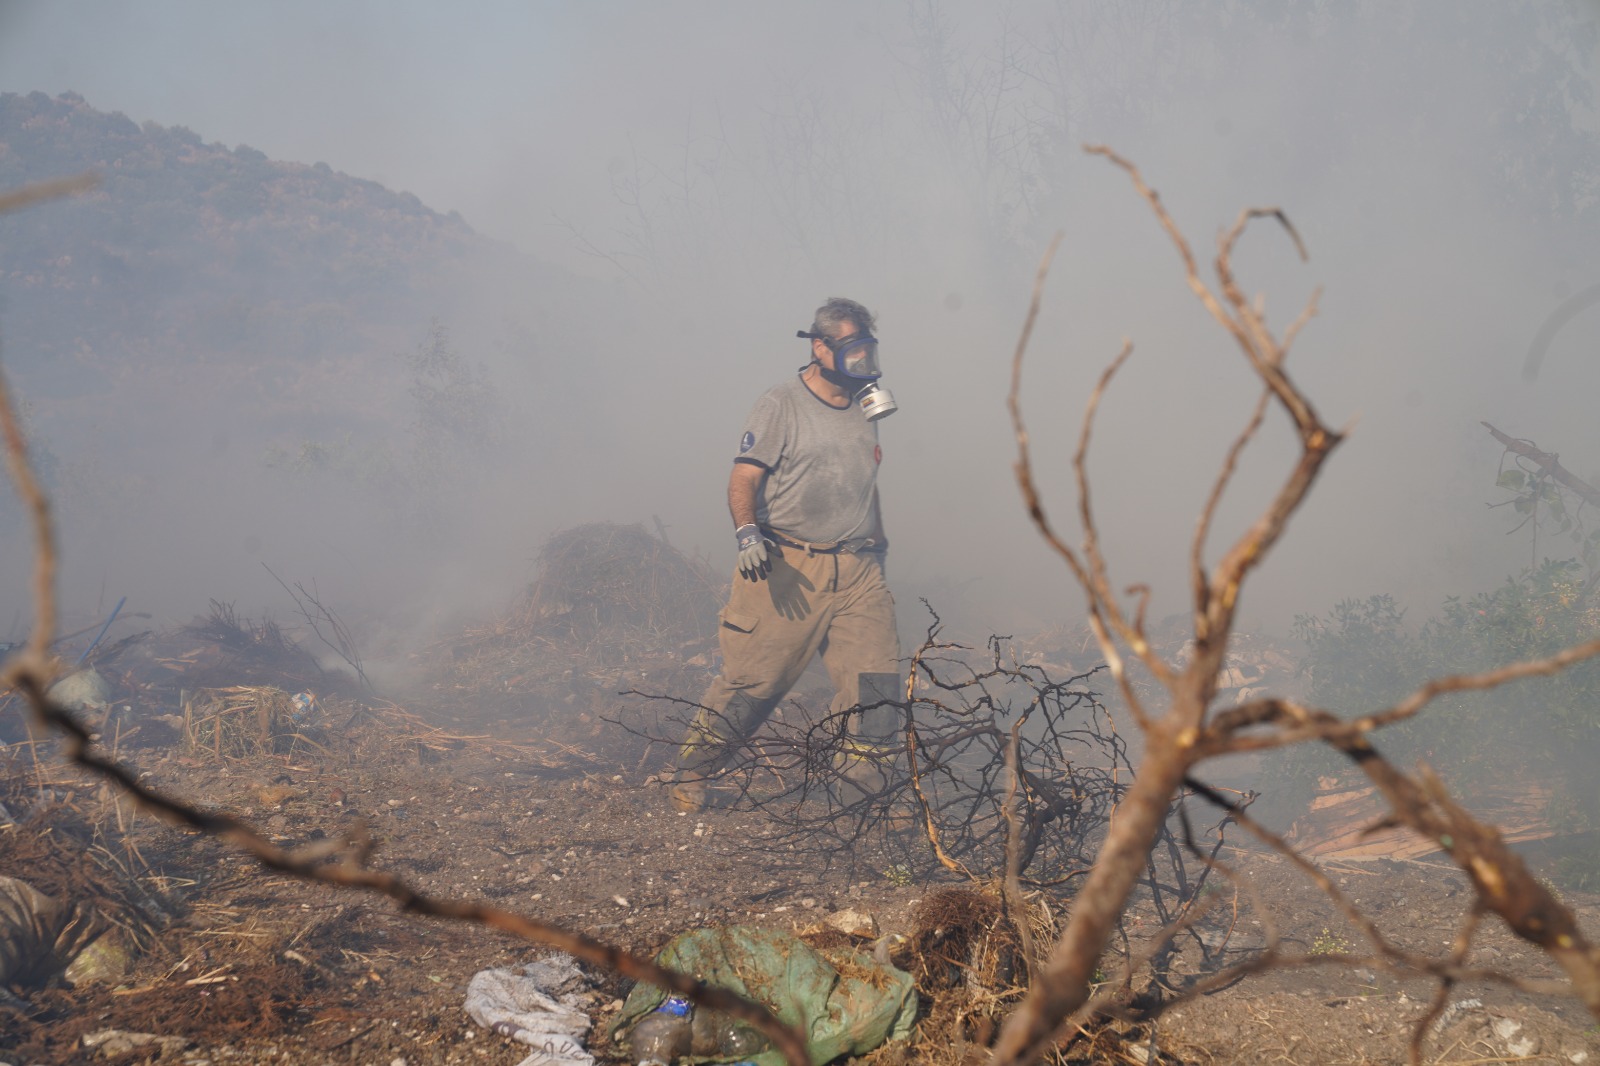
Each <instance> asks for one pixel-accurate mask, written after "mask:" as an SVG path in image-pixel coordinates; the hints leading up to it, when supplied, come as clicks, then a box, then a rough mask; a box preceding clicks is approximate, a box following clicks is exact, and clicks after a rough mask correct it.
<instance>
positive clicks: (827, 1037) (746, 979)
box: [611, 925, 917, 1066]
mask: <svg viewBox="0 0 1600 1066" xmlns="http://www.w3.org/2000/svg"><path fill="white" fill-rule="evenodd" d="M656 962H657V963H659V964H660V965H662V966H665V967H667V968H668V969H672V970H677V971H678V972H679V973H687V974H694V975H695V976H696V977H698V978H700V979H701V980H703V981H705V982H706V983H707V984H709V985H715V986H717V987H718V988H725V989H727V990H728V991H730V992H737V993H738V994H739V995H741V996H744V997H745V998H747V999H753V1000H755V1001H756V1002H757V1003H761V1004H763V1005H765V1006H766V1007H767V1008H768V1009H769V1010H771V1011H772V1013H774V1014H776V1015H777V1016H778V1018H779V1020H781V1021H782V1022H784V1023H785V1024H787V1025H790V1026H792V1027H794V1028H796V1029H798V1030H800V1032H802V1033H804V1034H805V1036H806V1048H807V1050H808V1051H809V1052H810V1054H811V1061H812V1063H814V1064H815V1066H822V1064H823V1063H825V1062H831V1061H833V1060H834V1059H836V1058H838V1057H839V1056H841V1055H864V1054H866V1053H867V1052H868V1051H871V1050H872V1049H873V1048H875V1047H877V1046H878V1045H880V1044H882V1043H884V1042H885V1041H889V1040H906V1039H908V1038H909V1037H910V1036H911V1029H912V1026H914V1025H915V1024H916V1021H917V992H916V985H915V983H914V982H913V981H912V979H911V975H910V974H908V973H906V972H905V971H904V970H898V969H896V968H895V967H893V966H887V965H883V964H880V963H878V962H876V961H874V960H873V958H872V957H871V956H870V955H863V954H861V953H860V952H855V951H847V952H843V953H840V954H839V956H838V961H837V963H835V962H833V961H830V960H829V959H828V958H827V957H825V956H824V955H822V953H821V952H819V951H817V950H816V949H815V948H813V947H811V946H810V945H809V944H807V943H806V942H805V941H803V940H801V939H800V938H799V937H796V936H795V935H794V934H793V933H787V932H784V931H782V930H778V929H762V928H758V927H756V926H742V925H735V926H728V927H726V928H717V929H697V930H695V931H694V932H692V933H683V934H682V935H680V936H677V937H675V938H673V940H672V941H671V943H669V944H668V945H667V946H666V947H664V948H662V949H661V952H660V954H658V955H657V956H656ZM664 999H666V993H665V992H663V991H662V990H661V989H659V988H657V987H655V986H654V985H646V984H639V985H635V986H634V989H633V991H632V992H631V993H630V994H629V995H628V1001H627V1002H626V1003H624V1004H623V1005H622V1013H621V1014H620V1015H618V1016H617V1020H616V1021H615V1022H613V1023H612V1025H611V1038H612V1039H613V1040H616V1039H617V1037H618V1035H619V1034H622V1033H626V1032H627V1031H628V1030H629V1029H631V1028H633V1023H634V1022H636V1021H638V1020H639V1019H640V1018H642V1017H644V1016H645V1015H646V1014H649V1013H650V1012H651V1011H653V1010H655V1009H656V1007H658V1006H660V1004H661V1001H662V1000H664ZM689 1061H692V1062H723V1061H729V1057H718V1056H714V1055H713V1056H692V1057H691V1058H690V1060H689ZM750 1061H752V1062H754V1063H756V1064H757V1066H783V1064H784V1058H783V1054H782V1053H781V1052H779V1051H777V1050H773V1049H769V1050H767V1051H763V1052H762V1053H761V1054H759V1055H756V1056H754V1057H753V1058H751V1059H750Z"/></svg>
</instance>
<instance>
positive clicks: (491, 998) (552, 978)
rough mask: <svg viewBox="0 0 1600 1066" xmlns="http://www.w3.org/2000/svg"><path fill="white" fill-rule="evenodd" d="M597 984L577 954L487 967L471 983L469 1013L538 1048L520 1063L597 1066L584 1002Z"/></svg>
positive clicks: (522, 1065) (487, 1026) (525, 1065)
mask: <svg viewBox="0 0 1600 1066" xmlns="http://www.w3.org/2000/svg"><path fill="white" fill-rule="evenodd" d="M593 985H594V982H593V981H592V980H591V979H590V978H589V977H588V976H587V975H585V974H584V972H583V971H582V970H581V969H579V968H578V963H577V960H575V959H574V958H573V957H572V956H571V955H565V954H557V955H551V956H548V957H546V958H543V959H540V960H538V961H537V962H530V963H527V964H525V965H523V966H520V967H518V968H516V969H497V970H481V971H479V972H478V973H476V974H474V975H473V977H472V981H471V982H470V983H469V984H468V985H467V1001H466V1005H465V1006H466V1011H467V1014H468V1016H469V1017H471V1018H472V1020H473V1021H475V1022H477V1023H478V1024H479V1025H481V1026H483V1027H484V1028H485V1029H492V1030H493V1031H494V1032H497V1033H499V1034H501V1035H502V1036H508V1037H510V1038H511V1039H512V1040H515V1041H517V1043H519V1044H526V1045H528V1046H529V1047H531V1048H533V1049H534V1050H533V1053H532V1054H530V1055H529V1056H528V1057H527V1058H525V1059H523V1060H522V1062H521V1063H519V1064H518V1066H593V1064H594V1056H593V1055H591V1054H589V1052H588V1051H587V1050H585V1048H584V1046H583V1038H584V1037H585V1036H587V1035H588V1033H589V1027H590V1025H591V1022H590V1020H589V1015H588V1014H587V1013H585V1011H584V1010H583V1007H582V1005H581V1004H582V1003H583V1001H584V999H585V994H586V993H588V992H589V991H590V990H591V989H592V988H593Z"/></svg>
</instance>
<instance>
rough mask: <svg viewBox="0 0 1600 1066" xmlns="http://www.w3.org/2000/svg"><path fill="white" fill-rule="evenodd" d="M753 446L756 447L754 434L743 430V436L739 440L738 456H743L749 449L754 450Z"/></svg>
mask: <svg viewBox="0 0 1600 1066" xmlns="http://www.w3.org/2000/svg"><path fill="white" fill-rule="evenodd" d="M755 446H756V435H755V434H754V433H751V432H750V431H749V430H745V434H744V436H743V437H741V438H739V454H740V455H743V454H744V453H745V452H747V451H749V450H750V449H751V448H754V447H755Z"/></svg>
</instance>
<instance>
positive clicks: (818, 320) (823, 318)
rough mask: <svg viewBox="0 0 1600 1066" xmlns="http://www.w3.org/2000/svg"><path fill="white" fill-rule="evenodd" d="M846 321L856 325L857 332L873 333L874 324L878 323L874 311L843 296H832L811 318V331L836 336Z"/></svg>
mask: <svg viewBox="0 0 1600 1066" xmlns="http://www.w3.org/2000/svg"><path fill="white" fill-rule="evenodd" d="M846 322H848V323H850V324H851V325H852V326H854V327H856V332H857V333H871V332H872V329H873V326H874V325H876V323H875V322H874V321H873V318H872V312H871V311H868V310H867V309H866V308H865V307H863V306H861V305H860V304H858V303H856V302H855V301H854V300H846V299H845V298H844V297H843V296H830V297H829V298H828V302H827V303H825V304H823V305H822V306H821V307H819V308H817V313H816V315H815V316H814V317H813V318H812V319H811V332H812V333H821V334H822V335H824V336H826V337H830V338H831V337H836V336H838V333H839V327H840V326H842V325H844V324H845V323H846Z"/></svg>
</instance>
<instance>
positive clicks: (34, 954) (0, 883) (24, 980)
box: [0, 877, 105, 987]
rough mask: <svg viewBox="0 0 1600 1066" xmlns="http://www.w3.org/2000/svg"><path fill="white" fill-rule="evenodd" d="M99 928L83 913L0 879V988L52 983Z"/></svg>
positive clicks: (26, 886) (13, 880) (8, 879)
mask: <svg viewBox="0 0 1600 1066" xmlns="http://www.w3.org/2000/svg"><path fill="white" fill-rule="evenodd" d="M104 928H105V926H104V923H103V922H102V921H101V919H100V918H99V916H98V915H97V914H95V913H93V912H92V911H90V910H88V909H86V908H80V907H70V906H67V905H65V904H63V903H61V902H60V901H59V900H56V899H53V898H51V897H50V896H47V895H45V894H44V893H43V892H40V891H39V890H38V889H36V888H34V887H33V886H32V885H30V884H28V883H27V882H26V881H19V880H17V879H16V878H14V877H0V987H4V986H8V985H38V984H44V983H46V982H48V981H50V980H53V979H54V978H55V977H56V976H57V975H59V974H61V973H62V972H63V971H64V970H66V969H67V966H68V965H69V964H70V963H71V962H72V961H73V959H75V958H76V957H77V955H78V953H79V952H80V951H82V950H83V949H84V948H85V947H86V946H87V945H88V944H89V942H90V941H92V940H93V939H94V938H95V937H96V936H97V935H99V933H100V932H101V930H103V929H104Z"/></svg>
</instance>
